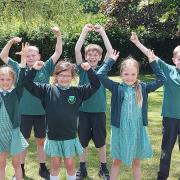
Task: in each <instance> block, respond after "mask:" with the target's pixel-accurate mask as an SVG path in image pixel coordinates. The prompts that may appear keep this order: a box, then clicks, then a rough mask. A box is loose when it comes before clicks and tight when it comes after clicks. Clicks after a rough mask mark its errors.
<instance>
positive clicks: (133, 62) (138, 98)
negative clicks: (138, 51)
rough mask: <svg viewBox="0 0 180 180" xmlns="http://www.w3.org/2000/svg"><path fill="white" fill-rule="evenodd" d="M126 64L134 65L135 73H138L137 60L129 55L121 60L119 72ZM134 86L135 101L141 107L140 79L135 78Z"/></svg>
mask: <svg viewBox="0 0 180 180" xmlns="http://www.w3.org/2000/svg"><path fill="white" fill-rule="evenodd" d="M128 66H134V67H135V68H136V69H137V74H139V62H138V61H136V60H135V59H134V58H132V57H131V56H129V57H127V58H126V59H124V60H123V61H122V63H121V65H120V74H121V73H122V72H123V70H124V69H125V68H126V67H128ZM134 87H135V92H136V102H137V104H138V106H140V107H142V101H143V97H142V90H141V85H140V80H138V79H137V81H136V82H135V84H134Z"/></svg>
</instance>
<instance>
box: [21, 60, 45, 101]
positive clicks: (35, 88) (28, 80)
mask: <svg viewBox="0 0 180 180" xmlns="http://www.w3.org/2000/svg"><path fill="white" fill-rule="evenodd" d="M43 65H44V63H43V61H36V62H35V64H34V65H33V67H32V69H31V70H30V71H28V73H27V75H26V76H25V78H24V81H23V85H24V86H25V88H26V89H27V90H28V91H29V92H30V93H31V94H32V95H34V96H36V97H38V98H39V99H41V100H43V99H44V97H45V93H46V87H47V86H48V85H46V84H41V83H35V82H33V80H34V78H35V76H36V72H37V70H40V69H41V68H42V67H43Z"/></svg>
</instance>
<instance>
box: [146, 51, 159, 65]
mask: <svg viewBox="0 0 180 180" xmlns="http://www.w3.org/2000/svg"><path fill="white" fill-rule="evenodd" d="M147 57H148V59H149V62H153V61H155V60H156V58H157V57H156V55H155V54H154V51H153V50H151V49H149V50H148V53H147Z"/></svg>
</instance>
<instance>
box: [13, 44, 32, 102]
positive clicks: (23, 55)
mask: <svg viewBox="0 0 180 180" xmlns="http://www.w3.org/2000/svg"><path fill="white" fill-rule="evenodd" d="M28 47H29V44H28V43H27V42H26V43H25V44H24V43H22V48H21V52H17V53H16V54H18V55H20V56H21V63H20V73H19V77H18V81H17V84H16V92H17V95H18V98H19V99H20V98H21V97H22V94H23V89H24V88H23V80H24V78H25V67H26V58H27V53H28Z"/></svg>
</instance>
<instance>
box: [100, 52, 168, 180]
mask: <svg viewBox="0 0 180 180" xmlns="http://www.w3.org/2000/svg"><path fill="white" fill-rule="evenodd" d="M118 56H119V53H117V52H116V51H113V52H112V54H111V56H110V59H109V60H108V61H106V62H105V63H104V65H103V66H102V67H101V68H100V69H99V71H98V72H97V75H98V77H99V79H100V81H101V83H102V84H103V85H104V87H105V88H107V89H109V90H110V91H111V93H112V97H111V149H110V150H111V157H112V158H113V163H112V167H111V172H110V179H111V180H117V178H118V174H119V167H120V165H121V164H122V163H124V164H126V165H132V169H133V177H134V179H138V180H139V179H141V167H140V159H145V158H149V157H151V156H152V148H151V144H150V140H149V137H148V135H147V132H146V127H145V126H147V125H148V119H147V108H148V105H147V99H148V93H150V92H153V91H155V90H156V89H157V88H159V87H160V86H161V85H162V84H163V82H164V81H165V77H164V75H163V73H162V72H161V71H160V69H159V66H158V65H157V63H156V61H155V59H154V55H153V53H152V52H150V53H149V61H150V66H151V67H152V69H153V71H154V73H155V75H156V80H155V81H153V82H150V83H144V82H140V80H138V75H139V64H138V62H137V61H136V60H135V59H133V58H132V57H128V58H126V59H125V60H124V61H123V62H122V63H121V67H120V76H121V78H122V81H123V82H122V83H117V82H114V81H112V80H110V79H109V78H108V77H107V73H108V72H109V71H110V69H111V67H112V65H113V64H114V63H115V61H116V60H117V58H118Z"/></svg>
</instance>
